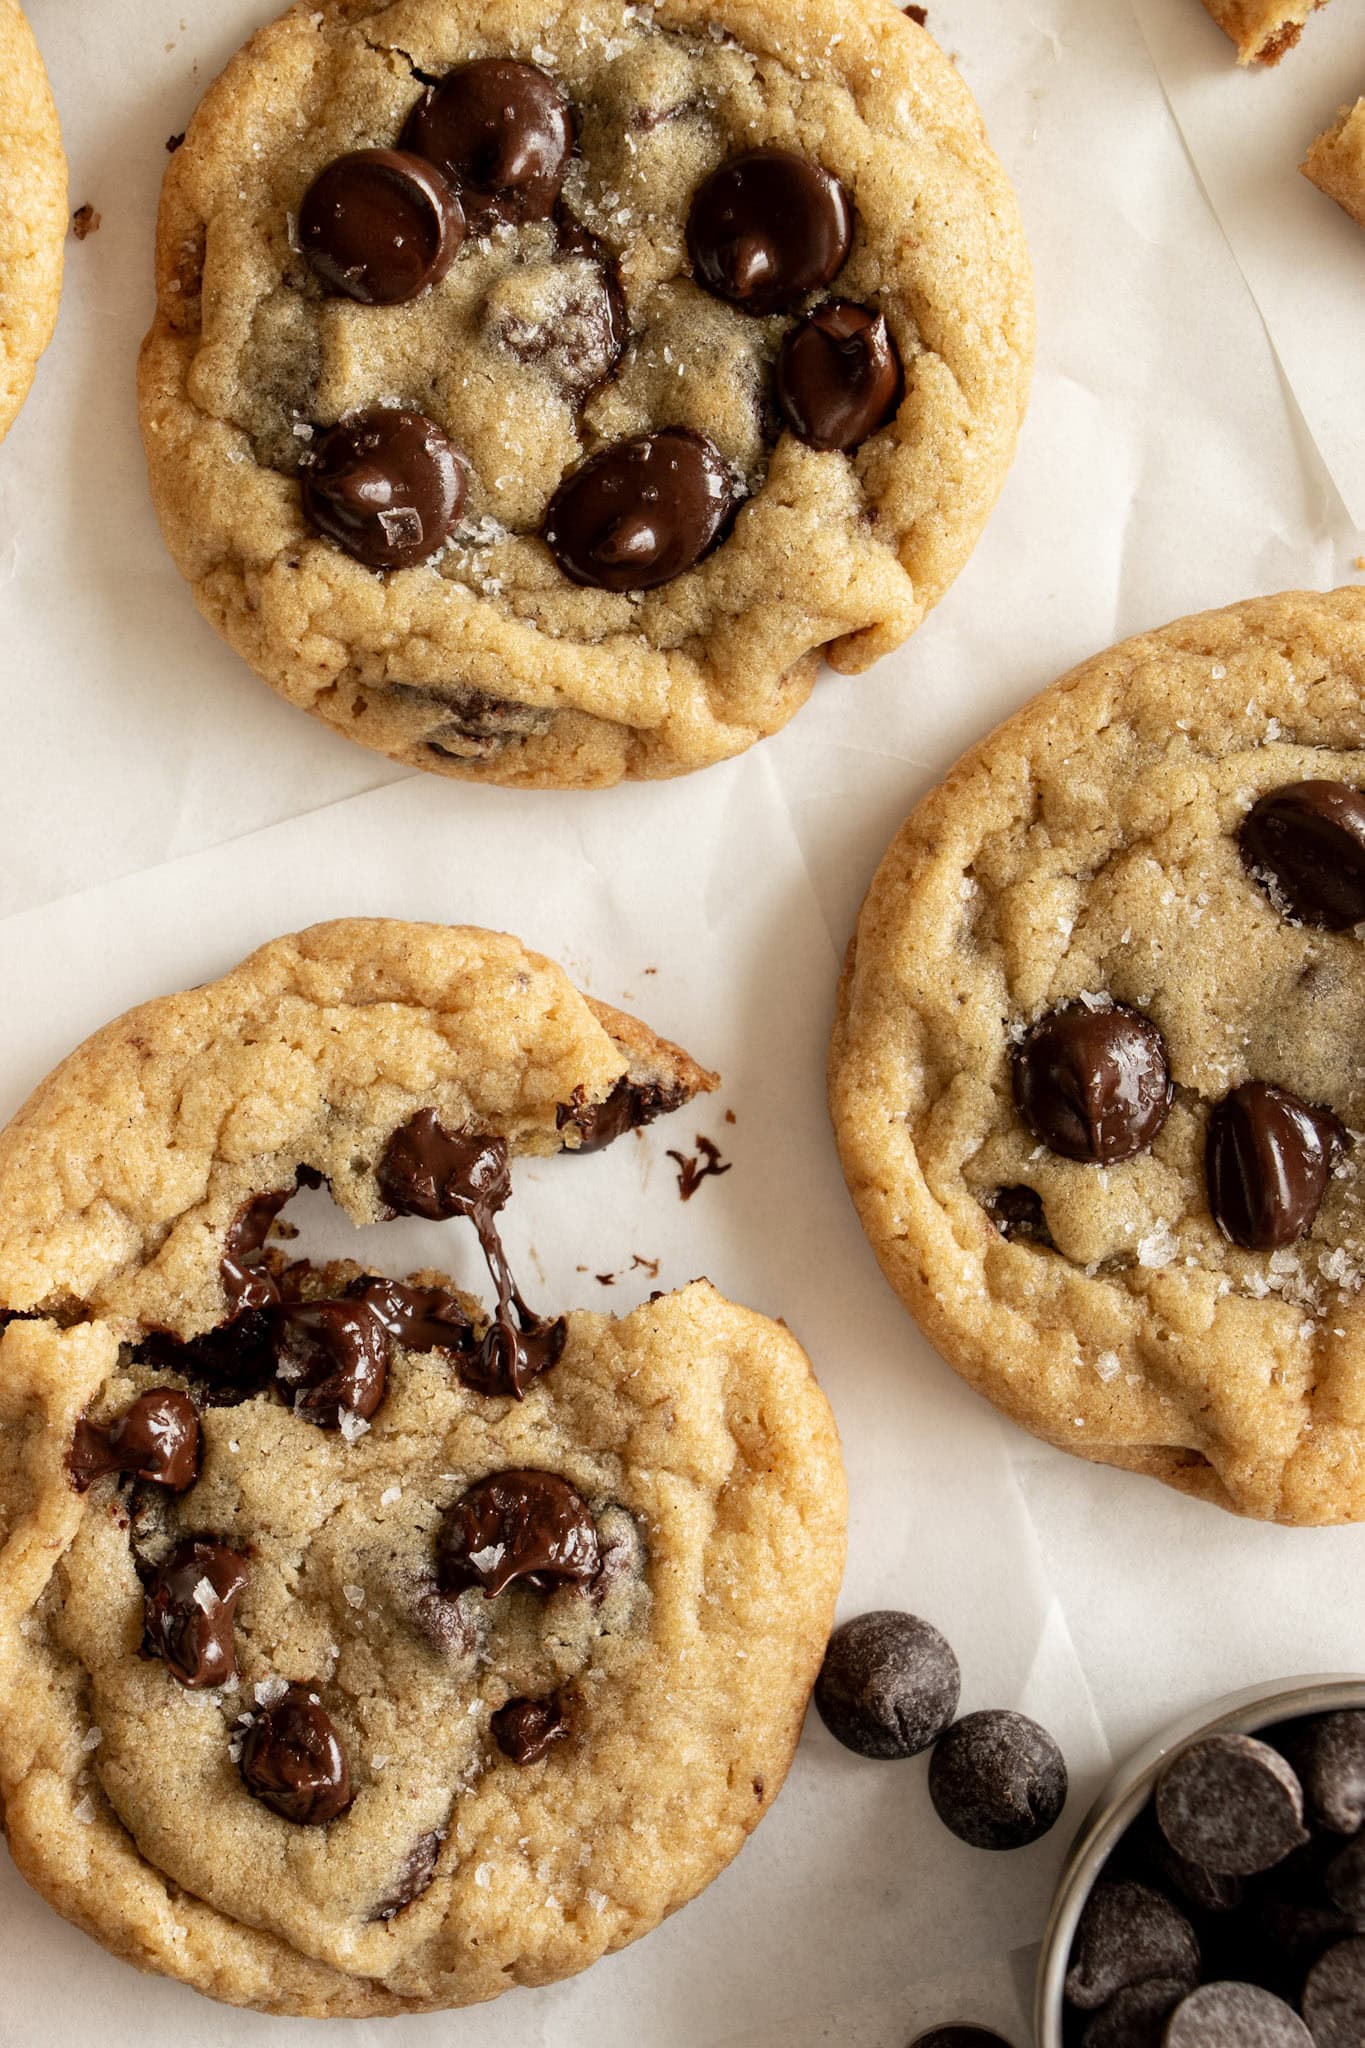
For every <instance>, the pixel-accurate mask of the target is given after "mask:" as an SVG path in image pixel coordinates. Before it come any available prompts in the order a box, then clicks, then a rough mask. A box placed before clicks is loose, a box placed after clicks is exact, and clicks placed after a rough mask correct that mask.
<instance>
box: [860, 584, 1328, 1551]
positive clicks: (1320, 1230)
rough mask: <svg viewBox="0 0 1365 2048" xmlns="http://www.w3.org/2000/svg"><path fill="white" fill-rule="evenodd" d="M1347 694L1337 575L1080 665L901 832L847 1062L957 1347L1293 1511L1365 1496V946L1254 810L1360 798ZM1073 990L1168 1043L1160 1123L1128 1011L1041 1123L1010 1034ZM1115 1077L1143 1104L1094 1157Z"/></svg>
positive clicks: (881, 1166)
mask: <svg viewBox="0 0 1365 2048" xmlns="http://www.w3.org/2000/svg"><path fill="white" fill-rule="evenodd" d="M1363 703H1365V592H1362V591H1360V590H1354V589H1350V590H1342V591H1337V592H1335V593H1329V594H1326V595H1317V594H1314V593H1311V592H1305V593H1297V594H1296V593H1291V594H1289V595H1286V596H1282V597H1275V598H1266V599H1261V600H1258V601H1256V602H1254V603H1251V604H1246V605H1238V606H1234V607H1232V608H1231V609H1230V610H1227V611H1222V612H1214V613H1209V614H1206V615H1204V616H1202V617H1198V618H1193V619H1186V620H1183V621H1181V622H1179V623H1178V624H1176V625H1173V626H1170V627H1167V628H1166V629H1165V630H1163V631H1161V632H1155V633H1148V634H1144V635H1142V636H1140V637H1139V638H1137V639H1134V640H1130V641H1128V642H1125V643H1124V644H1123V645H1122V646H1119V647H1116V648H1113V649H1110V650H1109V651H1108V652H1106V653H1104V654H1101V655H1099V656H1098V657H1096V659H1094V660H1093V661H1090V662H1087V663H1085V664H1084V665H1083V666H1082V667H1081V668H1079V669H1077V670H1076V671H1075V672H1074V673H1073V674H1072V675H1070V676H1068V677H1067V678H1066V679H1065V680H1064V681H1063V682H1061V683H1059V684H1058V685H1057V686H1056V687H1055V688H1053V689H1051V690H1048V691H1046V692H1044V693H1043V695H1041V696H1040V697H1039V698H1037V699H1036V700H1035V701H1034V702H1033V703H1032V704H1030V705H1028V706H1027V707H1026V708H1025V709H1024V710H1023V711H1021V712H1020V713H1019V714H1018V715H1017V716H1016V717H1015V718H1013V719H1011V720H1010V721H1009V722H1008V723H1007V724H1006V725H1004V726H1002V727H1001V728H1000V730H999V731H997V732H996V733H994V734H993V735H992V736H991V737H990V738H988V739H987V740H985V741H983V743H982V744H981V745H980V746H978V747H977V748H976V749H975V750H974V751H973V752H972V753H970V754H968V755H967V757H966V758H965V759H964V760H963V761H962V762H960V763H959V764H958V766H957V767H956V768H954V769H953V771H952V773H951V774H950V775H949V776H948V778H947V779H946V781H945V782H944V784H943V785H942V787H941V788H939V789H938V790H936V791H934V792H933V793H932V794H931V795H930V796H929V797H928V798H927V799H926V800H925V802H924V803H923V804H922V805H921V806H920V808H919V809H918V810H917V811H916V812H915V814H914V815H913V816H912V817H911V818H910V819H909V821H908V822H907V824H906V825H905V826H904V827H903V828H902V830H901V832H900V834H899V835H898V837H897V839H896V841H895V843H894V844H893V846H892V847H891V849H890V851H889V853H888V854H887V856H886V858H885V860H884V861H883V863H882V866H881V868H880V870H879V872H878V874H877V877H876V879H875V881H874V882H873V885H872V888H871V892H870V894H869V896H868V898H867V901H866V903H865V905H864V906H863V910H862V914H861V917H860V919H859V923H858V930H857V935H856V938H855V940H854V943H853V946H852V948H851V950H850V953H849V956H848V961H847V964H846V969H845V973H844V977H843V985H842V990H841V994H840V1000H839V1014H838V1019H837V1023H836V1028H835V1033H834V1041H833V1046H832V1050H831V1056H830V1100H831V1108H832V1113H833V1118H834V1124H835V1129H836V1133H837V1136H838V1141H839V1147H840V1152H841V1155H842V1159H843V1165H844V1171H845V1174H846V1176H847V1178H848V1182H849V1186H850V1189H851V1191H852V1193H853V1197H854V1200H855V1202H856V1203H857V1206H858V1209H859V1213H860V1215H861V1217H862V1220H863V1225H864V1228H865V1229H866V1231H867V1234H868V1237H869V1239H870V1240H871V1242H872V1245H873V1248H874V1250H875V1251H876V1253H877V1256H878V1258H879V1259H880V1261H881V1264H882V1267H883V1270H884V1271H885V1273H886V1274H887V1277H888V1278H889V1279H890V1281H891V1283H892V1285H893V1286H894V1287H895V1288H896V1289H897V1291H898V1292H899V1293H900V1295H901V1296H902V1298H903V1300H904V1301H905V1303H906V1305H907V1306H908V1307H909V1308H910V1309H911V1310H912V1312H913V1313H914V1314H915V1316H916V1317H917V1319H918V1320H919V1321H920V1323H921V1324H922V1326H923V1327H924V1329H925V1331H926V1333H927V1335H928V1336H929V1337H930V1338H931V1340H932V1341H933V1342H934V1343H935V1344H936V1345H937V1346H938V1348H939V1349H940V1350H941V1351H942V1352H943V1354H944V1356H945V1357H946V1358H947V1359H948V1360H949V1362H950V1363H951V1364H953V1365H954V1366H956V1368H957V1369H958V1371H959V1372H961V1373H962V1374H963V1375H964V1376H965V1377H966V1378H967V1379H968V1380H969V1381H970V1382H971V1383H972V1385H974V1386H975V1387H977V1388H978V1390H979V1391H981V1392H982V1393H984V1394H986V1395H988V1396H989V1398H990V1399H991V1400H993V1401H994V1402H995V1403H996V1405H997V1406H998V1407H1000V1408H1001V1409H1003V1410H1004V1412H1005V1413H1006V1414H1008V1415H1010V1416H1012V1417H1013V1418H1014V1420H1015V1421H1017V1422H1019V1423H1021V1424H1022V1425H1023V1426H1024V1427H1025V1428H1027V1429H1031V1430H1032V1431H1033V1432H1034V1433H1035V1434H1036V1435H1039V1436H1041V1437H1044V1438H1045V1439H1046V1440H1047V1441H1048V1442H1050V1443H1052V1444H1055V1445H1057V1446H1058V1447H1060V1448H1063V1449H1066V1450H1071V1451H1074V1452H1077V1453H1079V1454H1080V1455H1082V1456H1084V1457H1089V1458H1094V1459H1097V1460H1099V1461H1100V1462H1102V1463H1107V1464H1113V1465H1119V1466H1122V1467H1125V1468H1127V1469H1129V1470H1134V1471H1139V1472H1149V1473H1151V1474H1153V1475H1154V1476H1156V1477H1158V1478H1161V1479H1163V1480H1165V1481H1167V1483H1169V1484H1171V1485H1173V1486H1177V1487H1179V1488H1181V1489H1182V1490H1183V1491H1186V1492H1190V1493H1194V1494H1197V1495H1199V1496H1200V1497H1202V1498H1204V1499H1206V1500H1211V1501H1216V1502H1218V1503H1219V1504H1220V1505H1222V1506H1224V1507H1228V1508H1233V1509H1236V1510H1237V1511H1238V1512H1240V1513H1243V1514H1247V1515H1256V1516H1261V1517H1264V1518H1266V1519H1270V1520H1279V1521H1284V1522H1294V1523H1324V1522H1344V1521H1351V1520H1355V1519H1358V1518H1359V1517H1361V1516H1362V1515H1365V1430H1362V1424H1361V1417H1362V1416H1363V1415H1365V1310H1363V1306H1362V1299H1361V1291H1362V1287H1363V1286H1365V1230H1363V1229H1362V1226H1361V1223H1360V1220H1359V1219H1360V1214H1361V1211H1360V1206H1359V1189H1360V1180H1359V1176H1360V1173H1361V1171H1362V1165H1363V1164H1365V1155H1362V1152H1361V1148H1360V1145H1359V1143H1358V1139H1357V1137H1356V1136H1353V1135H1352V1134H1353V1133H1355V1134H1359V1133H1360V1132H1361V1131H1362V1130H1365V1061H1362V1057H1361V1052H1360V1047H1359V1033H1358V1029H1357V1021H1356V1020H1357V1018H1358V1016H1359V1014H1360V1011H1361V1008H1362V1005H1365V942H1363V941H1362V940H1361V938H1360V937H1359V936H1358V935H1357V932H1356V931H1355V930H1354V929H1352V928H1346V929H1336V928H1333V926H1332V923H1331V922H1330V921H1329V917H1328V914H1330V918H1331V919H1335V916H1336V907H1335V902H1336V900H1335V899H1333V902H1332V903H1327V904H1325V905H1324V906H1322V907H1323V910H1324V917H1323V919H1322V920H1320V921H1313V922H1309V921H1307V920H1306V918H1305V917H1304V916H1303V915H1300V914H1296V910H1295V902H1294V901H1291V900H1290V899H1289V898H1288V897H1287V896H1286V895H1285V894H1284V893H1283V891H1281V890H1279V889H1278V888H1277V887H1276V886H1274V875H1273V874H1272V873H1271V871H1270V870H1269V869H1267V868H1266V867H1265V866H1264V865H1262V864H1261V863H1260V860H1259V859H1258V854H1257V846H1258V845H1259V844H1260V842H1259V841H1256V842H1254V843H1247V844H1244V842H1243V837H1242V834H1243V827H1244V825H1245V822H1246V820H1247V819H1248V818H1249V816H1250V815H1251V814H1252V812H1253V810H1254V808H1255V807H1256V806H1257V805H1258V804H1259V803H1261V802H1262V800H1263V799H1266V798H1268V797H1270V796H1272V795H1273V794H1275V793H1276V792H1286V791H1294V790H1296V789H1300V788H1301V786H1303V785H1305V784H1308V783H1324V782H1326V783H1334V784H1338V785H1340V786H1341V787H1342V788H1343V789H1344V790H1345V791H1347V792H1359V791H1361V790H1365V712H1362V704H1363ZM1339 811H1340V807H1339ZM1310 822H1311V821H1310ZM1292 847H1296V848H1297V852H1296V857H1295V863H1294V865H1293V873H1294V874H1295V875H1296V876H1297V879H1298V884H1299V885H1300V886H1301V887H1307V885H1308V882H1309V879H1310V877H1311V873H1312V862H1311V860H1310V859H1308V858H1307V854H1306V853H1305V848H1304V846H1303V845H1302V844H1301V843H1299V842H1297V841H1293V842H1292ZM1310 850H1311V849H1310ZM1263 851H1264V848H1263V847H1262V852H1263ZM1274 859H1275V860H1276V861H1277V862H1279V864H1280V867H1281V870H1282V872H1283V873H1286V874H1287V873H1289V872H1290V867H1289V856H1288V854H1287V853H1286V850H1285V842H1284V841H1283V840H1281V841H1279V842H1278V843H1277V847H1276V850H1275V851H1274ZM1296 900H1297V902H1298V909H1299V911H1302V910H1304V909H1305V908H1310V909H1311V907H1312V906H1311V905H1310V904H1308V903H1307V899H1306V897H1304V896H1302V895H1300V897H1299V898H1298V899H1296ZM1077 1006H1079V1008H1080V1010H1082V1011H1085V1012H1088V1013H1090V1014H1091V1015H1092V1016H1093V1017H1095V1018H1096V1019H1097V1020H1100V1021H1103V1022H1105V1023H1106V1024H1109V1023H1112V1020H1114V1019H1115V1018H1116V1017H1118V1018H1137V1019H1142V1020H1145V1022H1146V1024H1147V1025H1148V1026H1150V1027H1152V1029H1153V1030H1154V1031H1155V1033H1156V1034H1157V1035H1158V1036H1159V1041H1160V1045H1161V1048H1162V1050H1163V1056H1164V1059H1165V1060H1166V1062H1167V1063H1168V1067H1169V1076H1170V1081H1171V1084H1172V1090H1173V1092H1172V1096H1171V1099H1170V1103H1169V1108H1168V1109H1167V1110H1166V1113H1165V1115H1164V1117H1161V1118H1160V1120H1159V1121H1158V1117H1157V1114H1156V1112H1157V1110H1158V1108H1159V1107H1160V1106H1161V1103H1160V1097H1159V1094H1158V1091H1157V1089H1156V1087H1155V1085H1154V1078H1155V1076H1156V1068H1155V1064H1154V1046H1155V1040H1153V1039H1152V1038H1151V1037H1150V1036H1147V1035H1144V1034H1141V1033H1137V1032H1136V1027H1135V1026H1134V1027H1132V1028H1130V1029H1128V1030H1127V1031H1125V1033H1124V1034H1123V1035H1122V1037H1123V1045H1124V1047H1125V1048H1126V1050H1125V1052H1124V1060H1126V1062H1127V1064H1126V1065H1124V1064H1123V1063H1122V1062H1118V1063H1116V1062H1115V1060H1114V1058H1113V1052H1114V1046H1115V1044H1116V1043H1117V1040H1116V1038H1115V1034H1114V1032H1113V1031H1112V1030H1110V1029H1106V1030H1105V1031H1104V1032H1095V1033H1091V1034H1088V1035H1087V1034H1081V1035H1080V1037H1079V1038H1076V1037H1074V1036H1073V1038H1072V1039H1071V1040H1070V1041H1069V1047H1070V1049H1069V1052H1068V1058H1069V1059H1070V1062H1071V1064H1070V1067H1069V1068H1065V1065H1064V1063H1063V1064H1062V1065H1060V1066H1059V1067H1058V1068H1057V1071H1059V1072H1064V1073H1069V1074H1070V1077H1071V1079H1070V1082H1069V1083H1068V1085H1070V1086H1072V1087H1073V1089H1074V1090H1076V1091H1079V1092H1077V1093H1075V1094H1074V1097H1073V1102H1072V1107H1073V1111H1074V1114H1073V1116H1072V1118H1071V1121H1070V1124H1068V1122H1067V1119H1066V1118H1064V1117H1058V1116H1052V1117H1051V1119H1050V1121H1049V1120H1048V1119H1040V1118H1038V1117H1036V1116H1035V1117H1034V1119H1033V1122H1032V1125H1030V1123H1029V1121H1027V1120H1026V1117H1025V1115H1024V1114H1023V1113H1022V1110H1021V1104H1020V1100H1019V1096H1018V1079H1017V1076H1018V1063H1019V1061H1020V1058H1021V1057H1024V1058H1027V1055H1028V1048H1029V1047H1030V1045H1031V1044H1032V1043H1034V1042H1035V1039H1034V1034H1035V1032H1036V1029H1037V1027H1038V1026H1039V1024H1040V1021H1041V1020H1043V1019H1046V1018H1049V1017H1055V1016H1056V1015H1057V1014H1058V1013H1064V1014H1069V1015H1075V1014H1076V1008H1077ZM1135 1034H1136V1035H1135ZM1078 1046H1079V1051H1078V1050H1077V1048H1078ZM1021 1049H1022V1050H1021ZM1087 1059H1089V1060H1090V1065H1089V1066H1086V1064H1085V1062H1086V1060H1087ZM1078 1061H1079V1065H1078V1064H1077V1062H1078ZM1106 1061H1107V1062H1108V1065H1107V1066H1106V1064H1105V1062H1106ZM1115 1074H1117V1075H1119V1077H1120V1079H1121V1080H1122V1083H1123V1086H1124V1087H1126V1088H1128V1089H1129V1090H1130V1094H1129V1097H1128V1100H1129V1102H1130V1104H1131V1106H1132V1108H1133V1109H1134V1110H1135V1111H1136V1112H1137V1121H1136V1126H1135V1128H1134V1130H1133V1131H1132V1132H1131V1133H1128V1132H1127V1131H1126V1130H1125V1133H1124V1136H1123V1139H1122V1142H1121V1143H1120V1144H1119V1145H1118V1150H1117V1153H1111V1154H1110V1155H1109V1159H1108V1163H1106V1160H1105V1156H1104V1149H1103V1146H1102V1145H1101V1144H1100V1143H1099V1141H1098V1138H1097V1135H1096V1134H1097V1133H1102V1132H1104V1131H1105V1130H1106V1129H1107V1126H1106V1124H1105V1118H1104V1114H1103V1113H1101V1112H1102V1111H1103V1105H1104V1103H1105V1101H1106V1099H1107V1098H1106V1096H1105V1089H1106V1087H1108V1085H1109V1082H1110V1081H1112V1080H1113V1078H1114V1075H1115ZM1082 1084H1084V1085H1082ZM1086 1089H1088V1090H1089V1094H1088V1095H1085V1090H1086ZM1044 1093H1045V1094H1046V1091H1044ZM1083 1095H1084V1096H1085V1100H1084V1101H1082V1096H1083ZM1287 1098H1288V1099H1287ZM1027 1099H1028V1098H1026V1101H1027ZM1047 1099H1048V1100H1049V1101H1050V1100H1051V1099H1052V1098H1051V1097H1048V1098H1047ZM1087 1104H1088V1107H1087ZM1097 1104H1098V1105H1100V1109H1099V1110H1097V1108H1096V1105H1097ZM1229 1104H1231V1105H1232V1107H1230V1108H1229V1107H1226V1105H1229ZM1220 1106H1225V1107H1222V1108H1220ZM1215 1113H1217V1115H1216V1114H1215ZM1122 1122H1123V1119H1122V1118H1120V1123H1122ZM1068 1129H1070V1130H1071V1132H1072V1134H1073V1135H1074V1136H1076V1137H1077V1138H1078V1142H1077V1143H1076V1144H1075V1145H1074V1146H1072V1147H1071V1148H1070V1150H1068V1146H1067V1142H1066V1132H1067V1130H1068ZM1215 1131H1216V1133H1217V1135H1218V1143H1217V1144H1216V1145H1215V1146H1214V1147H1213V1152H1214V1158H1213V1161H1212V1166H1213V1184H1212V1187H1211V1183H1210V1177H1209V1176H1210V1164H1211V1161H1210V1142H1209V1141H1210V1135H1211V1133H1213V1132H1215ZM1131 1136H1135V1137H1136V1138H1137V1140H1138V1143H1137V1145H1136V1148H1135V1149H1134V1148H1133V1147H1132V1146H1131V1144H1130V1142H1129V1139H1130V1137H1131ZM1087 1137H1088V1140H1089V1143H1090V1150H1089V1154H1088V1156H1087V1155H1086V1149H1085V1146H1083V1145H1082V1144H1080V1143H1079V1139H1080V1138H1087ZM1343 1147H1344V1149H1343ZM1078 1155H1079V1156H1078ZM1291 1169H1292V1172H1291ZM1277 1174H1282V1175H1284V1176H1285V1178H1284V1180H1283V1183H1282V1185H1281V1187H1280V1189H1279V1195H1280V1196H1283V1198H1284V1199H1283V1200H1280V1199H1279V1196H1277V1194H1276V1192H1275V1190H1274V1189H1273V1188H1272V1186H1271V1182H1272V1180H1273V1179H1274V1177H1275V1176H1276V1175H1277ZM1211 1192H1213V1193H1215V1194H1216V1197H1217V1200H1218V1204H1219V1207H1218V1211H1217V1213H1216V1212H1215V1210H1214V1208H1213V1207H1212V1206H1211V1202H1210V1195H1211ZM1291 1198H1292V1199H1291ZM1220 1224H1221V1225H1222V1227H1220ZM1239 1238H1240V1239H1241V1240H1246V1239H1249V1238H1250V1239H1255V1240H1256V1242H1255V1243H1254V1244H1252V1245H1248V1244H1247V1243H1246V1242H1245V1241H1241V1242H1239V1241H1238V1240H1239Z"/></svg>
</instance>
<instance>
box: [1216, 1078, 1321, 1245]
mask: <svg viewBox="0 0 1365 2048" xmlns="http://www.w3.org/2000/svg"><path fill="white" fill-rule="evenodd" d="M1346 1143H1347V1139H1346V1131H1345V1128H1344V1127H1343V1125H1342V1124H1341V1123H1340V1121H1339V1120H1338V1119H1337V1118H1336V1117H1335V1116H1333V1114H1332V1112H1331V1111H1330V1110H1329V1109H1318V1108H1315V1107H1314V1106H1313V1105H1312V1104H1311V1103H1307V1102H1301V1101H1300V1100H1299V1098H1298V1096H1297V1095H1291V1094H1290V1093H1289V1091H1288V1089H1286V1088H1275V1087H1272V1086H1271V1084H1270V1083H1269V1082H1268V1081H1247V1082H1246V1083H1244V1085H1243V1086H1242V1087H1240V1088H1234V1089H1233V1091H1232V1093H1231V1094H1230V1095H1225V1096H1224V1097H1223V1100H1222V1101H1221V1102H1220V1103H1219V1104H1218V1106H1217V1108H1216V1109H1215V1110H1214V1112H1213V1114H1212V1116H1211V1117H1210V1118H1209V1128H1208V1138H1207V1142H1206V1145H1205V1151H1204V1171H1205V1176H1206V1179H1207V1182H1208V1195H1209V1208H1210V1209H1211V1210H1212V1212H1213V1218H1214V1221H1215V1222H1216V1223H1217V1225H1218V1227H1219V1229H1220V1230H1221V1231H1222V1232H1223V1234H1224V1236H1225V1237H1230V1238H1231V1239H1232V1241H1233V1243H1234V1244H1239V1245H1241V1246H1243V1247H1244V1248H1245V1249H1246V1250H1247V1251H1275V1250H1277V1249H1278V1248H1280V1247H1281V1246H1283V1245H1290V1244H1294V1243H1295V1242H1297V1240H1298V1239H1299V1238H1301V1237H1303V1236H1305V1235H1306V1234H1307V1232H1308V1231H1310V1230H1311V1229H1312V1227H1313V1221H1314V1218H1315V1217H1316V1216H1317V1213H1318V1209H1319V1207H1320V1205H1321V1202H1322V1198H1323V1196H1324V1194H1326V1192H1327V1183H1328V1181H1329V1180H1330V1179H1331V1176H1332V1168H1333V1167H1334V1166H1335V1165H1336V1163H1337V1161H1338V1159H1339V1158H1340V1157H1341V1155H1342V1153H1343V1152H1344V1151H1345V1149H1346Z"/></svg>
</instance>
